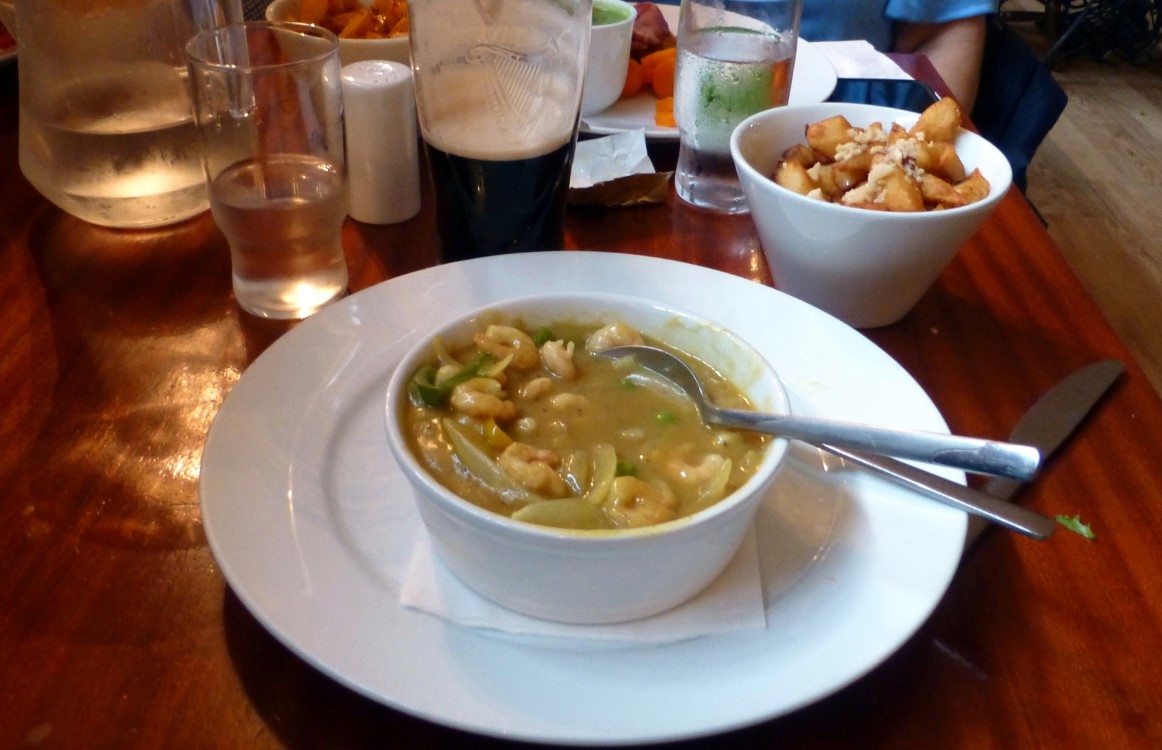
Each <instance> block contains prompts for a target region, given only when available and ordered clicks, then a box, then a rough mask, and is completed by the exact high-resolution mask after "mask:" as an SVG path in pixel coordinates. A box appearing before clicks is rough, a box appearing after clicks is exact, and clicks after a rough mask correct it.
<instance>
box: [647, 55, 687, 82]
mask: <svg viewBox="0 0 1162 750" xmlns="http://www.w3.org/2000/svg"><path fill="white" fill-rule="evenodd" d="M677 59H678V48H677V47H667V48H666V49H660V50H658V51H657V52H651V53H650V54H648V55H646V56H645V57H643V58H642V60H641V63H642V71H643V72H644V73H645V75H646V80H647V81H649V82H650V83H651V84H652V83H653V80H654V74H655V73H656V72H657V70H658V69H659V67H660V66H661V65H662V63H663V62H664V61H666V60H671V61H677Z"/></svg>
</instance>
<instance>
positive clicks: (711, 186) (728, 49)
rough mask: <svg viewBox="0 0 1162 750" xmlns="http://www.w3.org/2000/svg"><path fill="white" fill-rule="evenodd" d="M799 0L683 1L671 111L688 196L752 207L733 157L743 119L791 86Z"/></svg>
mask: <svg viewBox="0 0 1162 750" xmlns="http://www.w3.org/2000/svg"><path fill="white" fill-rule="evenodd" d="M802 8H803V0H682V8H681V11H680V13H679V20H678V68H677V75H676V78H675V82H674V118H675V119H676V120H677V123H678V134H679V139H680V140H679V143H680V146H679V152H678V168H677V171H676V173H675V175H674V186H675V188H676V189H677V192H678V195H679V196H681V197H682V198H683V199H684V200H685V201H687V202H688V203H692V204H694V205H695V206H701V207H703V208H709V209H714V210H717V211H724V212H727V213H746V212H747V211H748V210H749V209H748V208H747V205H746V198H745V197H744V196H743V194H742V186H741V185H740V184H739V182H738V174H737V173H736V172H735V169H734V162H733V161H732V160H731V156H730V135H731V133H732V132H734V129H735V127H737V126H738V124H739V123H740V122H742V121H743V120H744V119H746V118H747V117H749V116H750V115H753V114H755V113H756V112H761V111H762V110H765V109H770V108H772V107H781V106H783V105H785V104H786V103H787V99H788V97H789V96H790V93H791V74H792V72H793V71H794V67H795V49H796V47H797V45H798V40H799V16H800V14H801V12H802Z"/></svg>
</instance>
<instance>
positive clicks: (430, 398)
mask: <svg viewBox="0 0 1162 750" xmlns="http://www.w3.org/2000/svg"><path fill="white" fill-rule="evenodd" d="M495 361H496V358H495V357H493V356H492V355H491V354H486V353H485V352H480V353H479V354H477V355H476V356H475V357H473V358H472V361H471V362H469V363H468V364H466V365H464V367H463V368H462V369H461V370H460V372H458V373H456V374H455V375H453V376H452V377H450V378H448V379H447V380H445V381H444V382H443V383H440V384H439V385H437V384H436V367H435V365H424V366H423V367H421V368H420V369H418V370H416V374H415V375H413V376H412V382H411V383H409V384H408V393H409V394H410V395H411V397H412V399H413V400H415V401H419V402H420V403H422V404H424V405H426V406H439V405H440V404H442V403H444V402H445V401H446V400H447V399H448V396H449V395H451V393H452V389H453V388H455V387H456V386H458V385H460V384H461V383H463V382H464V381H466V380H471V379H472V378H474V377H476V376H477V375H479V374H480V371H481V370H482V369H484V368H485V367H486V366H488V365H490V364H492V363H493V362H495Z"/></svg>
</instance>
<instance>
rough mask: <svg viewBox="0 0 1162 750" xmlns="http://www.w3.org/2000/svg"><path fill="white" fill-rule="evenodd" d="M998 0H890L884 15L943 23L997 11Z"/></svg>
mask: <svg viewBox="0 0 1162 750" xmlns="http://www.w3.org/2000/svg"><path fill="white" fill-rule="evenodd" d="M998 5H999V2H998V0H888V1H887V6H886V7H885V8H884V15H885V16H887V17H888V18H890V19H892V20H893V21H908V22H911V23H942V22H944V21H956V20H958V19H961V18H971V17H973V16H983V15H987V14H990V13H996V12H997V6H998Z"/></svg>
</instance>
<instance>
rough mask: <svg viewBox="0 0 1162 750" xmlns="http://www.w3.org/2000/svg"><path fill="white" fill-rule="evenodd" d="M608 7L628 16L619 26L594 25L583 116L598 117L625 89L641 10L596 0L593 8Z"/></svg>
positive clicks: (613, 0) (620, 1)
mask: <svg viewBox="0 0 1162 750" xmlns="http://www.w3.org/2000/svg"><path fill="white" fill-rule="evenodd" d="M599 6H605V9H606V10H607V11H610V12H620V13H621V14H622V15H624V16H625V17H624V18H623V19H622V20H620V21H617V22H615V23H605V24H594V25H593V28H592V31H591V32H590V36H589V63H588V67H587V68H586V69H585V86H584V88H583V89H582V94H581V115H582V116H583V117H584V116H588V115H592V114H596V113H597V112H600V111H602V110H604V109H607V108H608V107H610V106H611V105H612V104H613V103H614V102H615V101H617V99H618V97H620V96H621V90H622V89H623V88H625V74H626V70H627V68H628V66H629V48H630V43H631V42H632V41H633V22H634V19H636V18H637V9H636V8H634V7H633V6H632V5H630V4H629V3H627V2H623V0H593V9H594V10H595V11H596V10H597V9H598V8H599Z"/></svg>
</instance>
